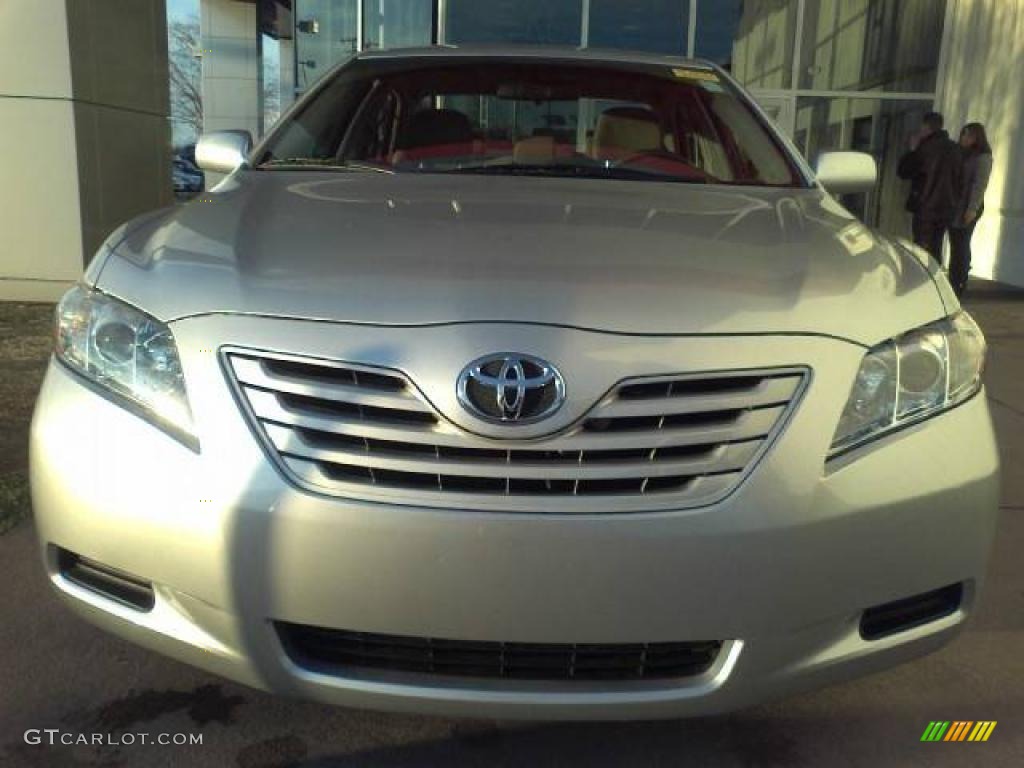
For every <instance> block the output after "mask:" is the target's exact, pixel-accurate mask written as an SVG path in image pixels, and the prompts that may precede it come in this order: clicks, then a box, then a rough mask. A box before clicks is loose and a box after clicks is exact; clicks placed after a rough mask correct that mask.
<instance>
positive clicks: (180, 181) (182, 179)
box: [171, 145, 205, 202]
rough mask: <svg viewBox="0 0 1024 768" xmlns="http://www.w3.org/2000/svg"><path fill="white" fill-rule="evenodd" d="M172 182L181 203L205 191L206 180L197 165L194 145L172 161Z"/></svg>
mask: <svg viewBox="0 0 1024 768" xmlns="http://www.w3.org/2000/svg"><path fill="white" fill-rule="evenodd" d="M171 180H172V182H173V184H174V197H175V199H176V200H178V201H179V202H184V201H186V200H191V199H192V198H193V197H195V196H196V195H198V194H199V193H200V192H202V191H203V185H204V183H205V179H204V176H203V172H202V170H201V169H200V168H199V166H198V165H196V163H195V146H194V145H193V146H191V147H186V148H185V149H184V151H181V152H178V153H176V154H175V155H174V157H173V158H172V159H171Z"/></svg>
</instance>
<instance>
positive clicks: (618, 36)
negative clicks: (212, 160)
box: [0, 0, 1024, 300]
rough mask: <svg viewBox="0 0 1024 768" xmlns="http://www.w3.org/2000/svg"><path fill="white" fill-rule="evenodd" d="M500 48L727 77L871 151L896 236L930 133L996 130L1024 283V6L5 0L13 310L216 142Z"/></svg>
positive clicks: (696, 0) (871, 212) (8, 259)
mask: <svg viewBox="0 0 1024 768" xmlns="http://www.w3.org/2000/svg"><path fill="white" fill-rule="evenodd" d="M481 43H485V44H490V43H499V44H500V43H516V44H539V45H561V46H573V47H578V46H583V47H591V48H614V49H628V50H641V51H655V52H659V53H666V54H677V55H679V56H694V57H699V58H703V59H707V60H710V61H713V62H715V63H716V64H718V65H719V66H721V67H723V68H725V69H727V70H728V71H730V72H731V73H732V75H733V77H735V78H736V79H737V80H738V81H739V82H740V83H742V84H743V85H745V86H746V87H747V88H749V89H750V91H751V92H752V93H753V94H754V96H755V98H756V99H757V100H758V101H759V102H760V103H761V104H762V105H763V107H764V108H765V110H766V111H767V112H768V113H769V114H770V115H771V116H772V117H773V118H774V119H775V121H776V122H777V124H778V125H779V126H780V128H781V129H782V130H783V131H785V132H786V133H787V134H788V135H789V136H790V137H791V138H792V139H793V141H794V143H795V144H796V146H797V147H798V148H799V149H800V151H801V152H803V153H804V155H805V156H806V157H807V158H808V159H810V160H811V161H812V162H813V160H814V158H815V157H816V156H817V155H818V153H820V152H822V151H824V150H830V149H854V150H860V151H864V152H870V153H871V154H872V155H874V157H875V158H876V160H877V161H878V166H879V184H878V186H877V187H876V188H875V189H874V190H873V191H871V192H869V193H866V194H862V195H857V196H852V197H846V198H844V200H843V201H844V203H845V204H846V205H847V206H848V207H849V208H850V209H851V210H853V211H854V212H856V213H857V214H858V215H859V216H861V217H862V218H863V219H864V220H865V221H867V222H868V223H869V224H871V225H872V226H875V227H877V228H879V229H880V230H882V231H883V232H887V233H892V234H899V235H906V234H907V232H908V231H909V220H908V215H907V214H906V213H905V212H904V210H903V201H904V199H905V197H906V192H907V190H906V182H903V181H901V180H900V179H898V178H897V177H896V172H895V169H896V164H897V161H898V159H899V156H900V154H901V153H902V152H904V151H905V149H906V146H907V141H908V138H909V136H910V135H911V134H912V133H913V132H914V131H915V130H916V129H917V127H918V126H919V124H920V120H921V117H922V115H923V114H924V113H925V112H928V111H930V110H932V109H938V110H939V111H941V112H943V113H944V114H945V116H946V122H947V127H948V128H949V129H950V131H951V133H955V132H956V131H957V130H958V129H959V127H960V126H961V125H963V124H964V123H965V122H969V121H977V122H981V123H984V124H985V125H986V127H987V129H988V133H989V139H990V141H991V143H992V146H993V149H994V155H995V163H994V168H993V173H992V179H991V182H990V186H989V189H988V194H987V195H986V199H985V213H984V216H983V217H982V219H981V221H980V222H979V225H978V228H977V231H976V233H975V236H974V246H975V247H974V251H975V268H974V274H975V275H977V276H979V277H983V278H991V279H995V280H999V281H1001V282H1005V283H1009V284H1014V285H1020V286H1024V173H1022V172H1021V170H1022V165H1024V156H1022V155H1021V149H1022V148H1024V86H1022V83H1024V0H2V2H0V126H2V134H0V135H2V136H3V141H2V142H0V178H2V179H3V187H2V192H0V200H2V205H0V299H21V300H52V299H54V298H55V297H57V296H59V295H60V293H61V292H62V291H63V290H64V289H65V288H66V287H67V286H68V285H70V284H71V283H72V282H74V281H75V280H76V279H78V277H79V276H80V274H81V272H82V269H83V267H84V266H85V265H86V264H87V263H88V261H89V259H91V257H92V254H93V253H94V252H95V250H96V248H97V247H98V246H99V244H100V243H101V242H102V241H103V239H104V238H105V237H106V236H107V235H108V234H109V233H110V232H111V231H113V229H115V228H116V227H117V226H118V225H119V224H120V223H121V222H123V221H125V220H126V219H129V218H131V217H133V216H136V215H138V214H140V213H143V212H145V211H148V210H152V209H155V208H159V207H163V206H166V205H174V204H187V202H185V201H186V198H187V197H188V196H189V194H190V192H189V190H190V189H192V192H194V191H195V189H197V188H192V187H190V186H189V185H190V184H193V183H194V180H195V179H196V178H198V176H197V175H196V174H195V173H194V170H193V169H192V166H191V162H190V147H191V146H192V145H194V143H195V140H196V137H197V135H198V133H199V131H201V130H206V131H210V130H219V129H224V128H242V129H246V130H248V131H250V132H251V133H252V134H253V136H254V137H256V138H258V137H259V136H260V135H262V134H263V133H264V132H265V131H266V130H267V129H269V128H270V127H271V126H272V125H273V123H274V121H275V120H276V119H277V118H278V116H279V115H280V114H281V113H282V111H284V110H285V109H286V108H287V107H288V105H289V104H291V103H292V102H293V101H294V100H295V99H296V98H297V97H299V96H300V95H301V94H302V93H303V92H304V91H306V90H307V89H308V88H309V87H310V86H311V85H312V84H313V83H314V82H315V81H316V80H317V79H318V78H319V77H320V76H321V75H323V74H324V73H325V72H327V71H328V70H329V69H330V68H331V67H332V66H334V65H335V64H336V63H338V62H340V61H343V60H345V59H346V58H348V57H349V56H351V55H353V53H354V52H358V51H361V50H369V49H378V48H394V47H408V46H423V45H432V44H442V45H469V44H481ZM199 183H201V179H200V182H199Z"/></svg>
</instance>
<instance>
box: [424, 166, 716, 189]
mask: <svg viewBox="0 0 1024 768" xmlns="http://www.w3.org/2000/svg"><path fill="white" fill-rule="evenodd" d="M424 172H426V173H462V174H481V175H490V176H551V177H553V178H580V179H617V180H627V181H628V180H634V181H637V180H639V181H665V182H672V183H680V184H706V183H707V179H703V178H699V177H686V176H673V175H671V174H665V173H655V172H651V171H645V170H642V169H639V168H628V167H624V166H604V165H571V164H561V165H558V164H556V165H542V164H530V165H522V164H520V165H517V164H511V165H510V164H494V165H468V166H463V167H461V168H448V169H443V170H441V169H424Z"/></svg>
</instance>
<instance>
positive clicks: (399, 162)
mask: <svg viewBox="0 0 1024 768" xmlns="http://www.w3.org/2000/svg"><path fill="white" fill-rule="evenodd" d="M256 166H257V167H258V168H264V169H270V168H295V167H299V168H302V167H315V168H322V169H328V168H339V169H341V168H344V169H359V170H377V171H383V172H393V173H479V174H509V175H520V174H521V175H533V176H576V177H588V178H589V177H593V178H617V179H631V180H640V181H642V180H647V181H672V182H687V183H727V184H750V185H764V186H800V185H801V184H802V182H801V179H800V176H799V173H798V172H797V171H796V169H795V167H794V165H793V164H792V162H791V161H790V159H789V158H788V156H787V155H786V153H785V152H784V151H783V150H782V148H781V147H780V145H779V143H778V142H777V140H776V139H775V138H774V137H773V136H772V135H771V133H770V132H769V131H768V129H767V128H766V127H765V126H764V125H763V124H762V123H761V121H760V120H759V118H758V117H757V116H756V115H755V114H754V112H753V111H752V110H751V109H750V108H749V106H748V105H747V104H746V103H745V102H744V101H743V100H742V99H740V98H739V97H738V96H737V94H736V93H735V92H734V91H733V89H732V87H731V86H730V85H729V84H727V83H726V82H724V81H723V80H722V79H721V78H719V76H718V75H717V74H716V73H715V72H714V71H713V70H711V69H707V68H704V67H696V66H695V67H689V66H675V67H671V66H655V65H628V64H615V65H611V64H606V63H589V62H580V61H565V62H558V61H544V62H538V61H536V60H525V61H524V60H509V59H494V58H490V59H474V58H464V59H451V60H442V61H438V60H437V59H436V58H420V59H381V60H366V61H356V62H353V63H352V64H349V65H348V66H346V67H344V68H342V69H341V70H340V71H339V72H338V74H336V75H335V76H334V77H333V78H331V79H330V80H328V81H327V82H326V83H325V84H324V85H323V86H322V87H320V88H319V89H318V91H317V93H316V94H315V95H314V96H313V97H312V98H311V99H310V100H309V101H307V102H306V103H305V105H304V106H303V107H302V108H301V109H300V110H299V111H298V112H297V113H296V114H295V115H294V116H293V117H292V118H291V119H289V120H288V121H286V122H285V123H284V124H283V125H282V126H280V127H279V128H278V129H277V130H276V131H275V133H274V134H273V135H272V136H271V138H270V140H269V141H268V142H267V143H266V144H265V146H264V147H263V148H262V149H261V151H260V153H259V156H258V158H257V163H256Z"/></svg>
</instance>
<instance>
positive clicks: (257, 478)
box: [31, 317, 998, 719]
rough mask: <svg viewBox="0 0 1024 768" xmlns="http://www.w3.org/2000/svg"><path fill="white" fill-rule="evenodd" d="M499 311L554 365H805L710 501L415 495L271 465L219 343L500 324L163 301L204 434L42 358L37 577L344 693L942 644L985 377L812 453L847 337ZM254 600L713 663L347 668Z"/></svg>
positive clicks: (316, 615)
mask: <svg viewBox="0 0 1024 768" xmlns="http://www.w3.org/2000/svg"><path fill="white" fill-rule="evenodd" d="M500 330H501V338H502V339H503V340H504V342H503V343H509V342H511V343H513V344H514V345H515V346H516V348H520V349H524V350H526V351H531V352H537V353H539V354H543V355H544V356H545V357H547V358H548V359H557V360H559V361H560V362H561V364H562V367H563V370H572V369H577V370H586V369H587V366H588V365H589V366H592V365H593V362H594V361H595V360H597V361H600V362H601V365H602V368H601V369H600V370H601V374H600V375H601V376H606V377H608V378H609V380H610V381H614V380H617V379H618V378H621V374H622V373H623V372H626V373H627V374H628V375H635V374H638V373H644V372H646V371H648V370H649V371H654V372H664V370H665V368H664V366H665V363H664V361H665V360H666V359H677V360H685V361H686V365H685V366H683V365H679V366H678V367H679V368H680V369H683V368H686V369H688V370H726V369H730V368H740V367H754V366H768V365H807V366H809V367H810V368H811V370H812V371H813V372H814V375H813V380H812V383H811V385H810V386H809V388H808V390H807V392H806V394H805V396H804V399H803V402H801V404H800V405H799V407H798V409H797V411H796V413H795V414H794V416H793V418H792V419H791V421H790V423H789V424H788V425H787V426H786V429H785V431H784V432H783V433H782V434H781V435H780V436H779V438H778V440H777V441H776V443H775V445H774V446H773V448H772V449H771V451H769V452H768V454H767V455H765V457H764V458H763V459H762V461H761V463H760V465H759V466H757V467H756V468H755V470H754V471H753V473H752V474H751V476H750V477H748V478H747V479H746V481H745V482H744V483H743V484H742V485H741V486H740V487H739V488H738V489H737V490H736V491H735V492H734V493H732V494H731V495H730V496H728V497H727V498H726V499H724V500H723V501H721V502H720V503H717V504H715V505H712V506H707V507H701V508H697V509H687V510H681V511H678V512H657V513H636V514H625V515H615V514H611V515H607V514H603V515H587V514H582V515H580V514H575V515H536V514H534V515H529V514H515V513H496V512H473V511H466V510H455V509H453V510H447V509H428V508H424V507H417V506H415V505H413V504H410V505H390V504H380V503H369V502H360V501H347V500H340V499H337V498H325V497H320V496H317V495H314V494H310V493H305V492H302V491H299V490H297V489H295V488H293V487H291V486H290V485H289V484H288V483H287V482H286V481H285V480H284V479H283V478H282V477H281V476H280V475H279V474H278V473H277V471H276V470H275V469H274V467H273V465H272V464H271V462H270V461H269V460H268V458H267V457H266V456H265V455H264V453H263V452H262V448H261V447H260V445H259V443H258V441H257V440H256V438H255V437H254V435H253V433H252V432H251V430H250V428H249V425H248V424H247V423H246V422H245V421H244V419H243V417H242V415H241V412H240V410H239V409H238V407H237V406H236V404H235V402H234V401H233V400H232V396H231V393H230V388H229V386H228V384H227V382H226V380H225V378H224V374H223V371H222V370H221V368H220V366H219V365H218V364H217V360H216V350H217V347H218V346H219V345H220V344H233V345H237V346H243V347H245V346H249V347H259V348H264V349H270V350H278V351H283V352H287V351H292V352H294V351H297V350H301V351H302V352H304V353H308V354H318V355H322V356H325V357H338V358H341V359H354V360H360V361H363V362H368V363H379V364H381V365H392V366H394V367H403V369H405V370H407V371H408V373H409V375H410V377H411V378H413V379H414V380H416V381H418V382H424V381H426V382H427V386H428V387H429V386H430V377H431V375H433V376H435V377H436V378H437V379H438V380H439V381H441V380H444V379H445V377H444V375H443V374H444V372H445V371H446V369H447V368H448V367H450V366H448V365H446V364H445V361H444V359H443V358H444V357H445V355H448V356H450V357H451V358H452V360H461V361H462V362H463V363H464V362H465V361H466V360H470V359H473V358H474V357H475V356H479V354H482V353H485V352H487V351H489V350H490V349H491V348H492V347H493V345H494V343H495V342H494V338H493V335H494V328H493V327H487V328H485V327H465V326H464V327H461V328H460V327H458V326H453V327H445V328H434V329H416V330H415V331H410V330H409V329H381V328H375V329H369V328H358V327H355V326H338V325H336V324H328V323H310V322H303V321H283V320H269V319H258V318H229V317H213V318H203V319H193V320H186V321H180V322H178V323H176V324H175V326H174V331H175V335H176V338H177V340H178V344H179V348H180V350H181V353H182V358H183V364H184V367H185V372H186V377H187V380H188V382H189V392H190V399H191V404H192V409H193V412H194V413H195V416H196V423H197V424H198V425H199V427H200V434H199V435H198V437H199V440H200V446H201V447H200V451H199V452H198V453H196V452H193V451H191V450H189V449H188V448H186V447H184V446H183V445H181V444H180V443H178V442H176V441H175V440H173V439H172V438H170V437H168V436H167V435H166V434H164V433H163V432H161V431H159V430H157V429H155V428H154V427H152V426H151V425H149V424H148V423H146V422H145V421H143V420H141V419H140V418H138V417H137V416H135V415H132V414H130V413H128V412H127V411H125V410H123V409H121V408H120V407H118V406H117V405H115V404H114V403H112V402H110V401H108V400H107V399H106V398H104V397H102V396H100V395H98V394H96V393H95V392H94V391H92V390H91V389H89V388H87V387H85V386H83V385H82V384H81V382H80V381H79V379H78V378H77V377H76V376H75V375H74V374H71V373H69V372H68V371H67V370H66V369H64V368H63V367H62V366H61V365H59V364H56V363H54V364H52V365H51V367H50V370H49V372H48V375H47V378H46V382H45V384H44V387H43V391H42V393H41V395H40V398H39V404H38V407H37V411H36V415H35V419H34V422H33V429H32V451H31V462H32V463H31V476H32V488H33V501H34V505H35V510H36V516H37V520H38V531H39V536H40V541H41V543H42V545H43V551H44V556H45V557H46V561H47V565H48V569H49V573H50V577H51V580H52V581H53V583H54V585H55V587H56V588H57V589H58V591H59V592H60V593H61V594H62V595H64V596H65V597H66V598H67V599H68V601H69V603H71V604H72V605H73V606H74V607H75V608H76V609H77V610H78V611H79V612H80V613H82V614H84V615H85V616H86V617H88V618H90V619H91V620H93V621H95V622H96V623H98V624H100V625H102V626H104V627H106V628H108V629H110V630H112V631H114V632H117V633H119V634H121V635H123V636H126V637H128V638H130V639H133V640H135V641H137V642H139V643H141V644H143V645H146V646H148V647H151V648H154V649H156V650H158V651H161V652H164V653H167V654H169V655H171V656H174V657H176V658H179V659H182V660H184V661H187V662H190V663H193V664H195V665H197V666H201V667H204V668H206V669H208V670H210V671H213V672H215V673H217V674H221V675H224V676H226V677H229V678H233V679H235V680H238V681H241V682H243V683H246V684H249V685H252V686H256V687H260V688H264V689H267V690H271V691H276V692H280V693H285V694H292V695H298V696H304V697H309V698H314V699H319V700H322V701H327V702H332V703H336V704H342V705H349V706H359V707H369V708H380V709H395V710H406V711H425V712H433V713H447V714H454V715H478V716H479V715H485V716H495V717H521V718H566V719H568V718H595V719H597V718H654V717H672V716H679V715H691V714H706V713H714V712H721V711H726V710H729V709H734V708H737V707H741V706H745V705H748V704H751V703H754V702H757V701H761V700H764V699H766V698H771V697H776V696H779V695H783V694H786V693H789V692H792V691H796V690H800V689H803V688H807V687H813V686H817V685H821V684H825V683H829V682H833V681H837V680H842V679H847V678H849V677H853V676H856V675H860V674H864V673H867V672H871V671H873V670H877V669H881V668H884V667H886V666H889V665H892V664H895V663H898V662H901V661H904V660H907V659H909V658H913V657H914V656H917V655H920V654H922V653H926V652H928V651H931V650H934V649H936V648H938V647H939V646H941V645H942V644H943V643H944V642H946V641H947V640H948V639H950V638H951V637H952V636H953V634H954V633H955V632H956V630H957V629H958V627H959V626H960V625H961V624H962V622H963V621H964V619H965V618H966V616H967V615H968V614H969V613H970V611H971V608H972V606H973V604H974V600H975V597H976V594H977V589H978V587H979V586H980V584H981V582H982V580H983V578H984V572H985V564H986V560H987V557H988V552H989V549H990V546H991V541H992V537H993V535H994V530H995V524H996V517H997V498H998V458H997V454H996V448H995V440H994V436H993V433H992V428H991V423H990V419H989V415H988V409H987V405H986V402H985V399H984V397H983V396H979V397H975V398H974V399H972V400H970V401H969V402H967V403H965V404H964V405H962V406H960V407H958V408H956V409H954V410H952V411H950V412H949V413H946V414H944V415H942V416H939V417H937V418H934V419H931V420H929V421H927V422H925V423H923V424H920V425H917V426H914V427H911V428H909V429H906V430H904V431H902V432H900V433H897V434H895V435H892V436H890V437H887V438H885V439H884V440H882V441H880V442H878V443H876V444H874V445H872V446H869V447H866V448H864V449H861V450H859V451H857V452H855V453H853V454H849V455H847V456H845V457H843V458H842V459H840V460H838V462H836V463H835V464H834V465H833V464H830V465H826V464H825V463H824V456H825V452H826V450H827V446H828V442H829V440H830V438H831V434H832V430H833V428H834V424H835V423H836V420H837V418H838V414H839V411H840V409H841V408H842V405H843V402H844V401H845V397H846V393H847V391H848V388H849V382H850V381H851V380H852V377H853V374H854V372H855V370H856V367H857V365H858V364H859V361H860V357H861V355H862V354H863V350H862V349H861V348H859V347H856V346H854V345H851V344H847V343H845V342H840V341H836V340H833V339H824V338H816V337H756V338H733V339H729V340H728V343H723V341H722V340H721V339H705V338H700V339H678V338H676V339H668V338H663V339H640V340H638V339H622V338H609V337H607V336H604V335H602V334H593V333H588V332H584V331H567V330H565V329H550V328H539V327H529V326H503V327H501V329H500ZM211 339H213V340H216V343H211V341H210V340H211ZM339 339H340V340H339ZM417 350H423V351H419V352H418V351H417ZM430 350H435V352H434V353H430ZM436 350H445V351H444V352H443V353H437V352H436ZM439 357H440V358H442V359H441V360H440V361H439V360H438V358H439ZM434 369H440V370H441V372H442V373H438V372H437V370H434ZM431 370H433V371H434V372H433V374H431V373H430V371H431ZM454 370H458V368H457V367H456V368H455V369H454ZM594 370H597V369H594ZM595 377H596V378H600V376H596V375H595ZM594 386H595V387H597V388H598V389H600V388H602V387H604V384H603V383H602V382H600V381H599V382H597V383H596V384H595V385H594ZM55 547H60V548H63V549H66V550H70V551H72V552H75V553H77V554H79V555H82V556H84V557H87V558H90V559H92V560H95V561H98V562H100V563H104V564H107V565H110V566H112V567H115V568H118V569H121V570H123V571H125V572H127V573H131V574H135V575H137V576H139V577H142V578H144V579H146V580H148V581H152V583H153V585H154V589H155V593H156V594H155V606H154V608H153V609H152V610H151V611H149V612H139V611H135V610H132V609H131V608H128V607H124V606H122V605H119V604H117V603H115V602H112V601H110V600H108V599H106V598H104V597H102V596H100V595H97V594H95V593H94V592H90V591H89V590H87V589H83V588H82V587H81V586H79V585H77V584H75V583H73V582H71V581H69V580H68V579H66V578H64V577H63V576H61V575H60V573H59V570H58V568H57V563H56V557H55V555H54V553H55ZM953 583H963V584H964V585H965V596H964V601H963V603H962V605H961V607H960V608H959V609H958V610H957V611H955V612H954V613H952V614H951V615H948V616H946V617H944V618H941V619H938V620H936V621H933V622H931V623H928V624H926V625H923V626H920V627H917V628H915V629H911V630H908V631H906V632H902V633H899V634H895V635H891V636H889V637H886V638H884V639H880V640H875V641H866V640H863V639H862V638H861V636H860V634H859V632H858V622H859V619H860V616H861V614H862V612H863V611H864V610H865V609H866V608H868V607H870V606H874V605H878V604H881V603H887V602H890V601H892V600H896V599H900V598H903V597H907V596H910V595H915V594H918V593H922V592H928V591H931V590H934V589H936V588H939V587H942V586H945V585H947V584H953ZM272 621H288V622H293V623H298V624H309V625H315V626H322V627H334V628H342V629H348V630H357V631H363V632H374V633H383V634H392V635H411V636H418V637H439V638H451V639H460V640H491V641H505V642H510V641H517V642H534V643H634V642H664V641H684V640H709V639H718V640H723V641H725V645H724V647H723V652H722V653H721V654H720V656H719V658H718V661H717V662H716V663H715V665H714V666H713V667H712V668H711V669H710V670H709V671H708V672H707V673H705V674H703V675H700V676H697V677H693V678H686V679H683V680H672V681H665V680H650V681H638V682H630V683H619V682H609V683H592V682H588V683H571V682H557V681H551V682H532V681H507V680H468V679H459V678H431V677H424V676H418V675H413V674H399V673H387V674H384V673H371V672H368V671H353V672H352V673H351V674H344V675H341V674H333V673H331V674H328V673H324V672H322V671H316V670H314V669H311V668H305V667H302V666H299V665H297V664H296V663H294V662H293V661H292V660H291V659H290V658H289V657H288V655H287V654H286V653H285V652H284V650H283V648H282V646H281V643H280V641H279V639H278V637H277V634H276V632H275V631H274V628H273V626H272V623H271V622H272Z"/></svg>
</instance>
